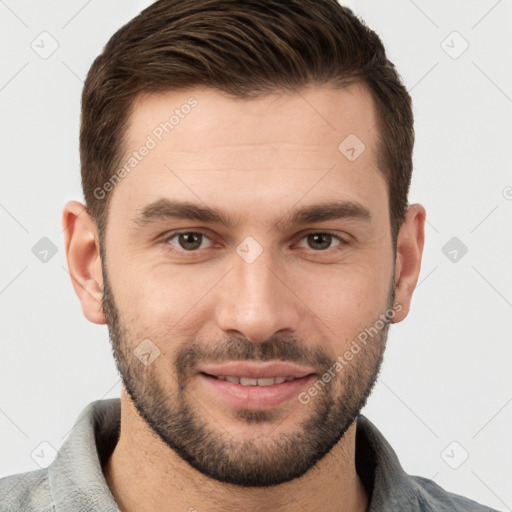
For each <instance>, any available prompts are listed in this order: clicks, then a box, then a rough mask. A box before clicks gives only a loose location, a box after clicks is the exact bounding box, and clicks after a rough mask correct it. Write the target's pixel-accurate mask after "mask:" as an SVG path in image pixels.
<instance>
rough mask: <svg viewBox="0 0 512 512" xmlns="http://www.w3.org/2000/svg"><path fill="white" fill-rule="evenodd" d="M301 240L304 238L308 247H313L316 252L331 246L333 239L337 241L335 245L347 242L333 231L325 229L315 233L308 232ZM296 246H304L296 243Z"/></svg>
mask: <svg viewBox="0 0 512 512" xmlns="http://www.w3.org/2000/svg"><path fill="white" fill-rule="evenodd" d="M302 240H305V241H306V243H307V244H308V246H309V248H312V249H315V250H316V251H317V252H322V251H325V250H326V249H330V248H331V247H332V246H331V244H332V242H333V241H337V242H338V243H337V244H335V246H338V245H344V244H346V243H347V242H345V240H343V239H342V238H341V237H339V236H338V235H335V234H334V233H329V232H327V231H320V232H315V233H309V234H307V235H306V236H304V237H303V238H302V239H301V241H302ZM298 247H304V245H302V246H301V245H300V244H299V245H298Z"/></svg>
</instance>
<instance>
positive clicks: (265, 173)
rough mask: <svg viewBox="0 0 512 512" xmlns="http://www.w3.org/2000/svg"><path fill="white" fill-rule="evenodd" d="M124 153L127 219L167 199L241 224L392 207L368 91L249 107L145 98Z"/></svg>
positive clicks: (192, 96)
mask: <svg viewBox="0 0 512 512" xmlns="http://www.w3.org/2000/svg"><path fill="white" fill-rule="evenodd" d="M124 150H125V152H124V154H123V157H122V159H121V162H122V163H121V167H122V168H123V169H124V170H125V172H124V173H123V177H122V179H120V180H118V182H117V184H116V185H115V188H114V190H113V191H112V194H113V197H112V198H111V208H112V209H114V208H119V209H121V210H124V211H125V213H127V212H134V211H137V210H138V211H140V210H141V209H142V208H144V206H145V205H147V204H150V203H152V202H154V201H155V200H157V199H159V198H162V197H167V198H170V199H173V198H174V199H177V198H179V199H185V200H188V201H192V202H196V203H198V204H201V203H202V204H204V203H205V202H206V203H208V204H209V206H211V207H215V208H216V209H219V210H220V209H222V207H228V206H229V207H231V208H236V209H237V211H238V214H239V216H240V217H243V214H244V209H247V213H249V212H253V214H254V213H256V211H258V212H261V209H262V208H261V207H262V206H264V207H265V210H266V211H267V210H269V209H271V208H279V207H281V208H288V207H289V206H291V205H292V204H294V203H297V202H299V201H302V202H304V201H306V202H307V201H311V202H315V203H318V200H320V199H326V200H338V199H346V200H351V201H358V202H360V203H362V204H365V203H366V204H367V205H369V206H372V203H373V204H374V205H377V206H378V205H379V204H381V205H384V206H386V204H387V203H386V201H385V197H384V198H382V197H378V196H379V195H380V196H382V194H383V193H384V196H385V195H386V189H387V187H386V184H385V181H384V179H383V176H382V174H381V172H380V171H379V170H378V168H377V130H376V113H375V108H374V103H373V100H372V97H371V95H370V93H369V92H368V91H367V89H366V88H365V87H364V86H363V85H361V84H352V85H350V86H347V87H345V88H342V89H335V88H333V87H331V86H310V87H307V88H304V89H302V90H300V91H297V92H294V93H286V92H276V93H273V94H270V95H267V96H264V97H261V98H257V99H250V100H246V99H240V98H232V97H229V96H227V95H226V94H224V93H221V92H219V91H216V90H214V89H209V88H194V89H188V90H181V91H171V92H166V93H159V94H150V95H145V96H141V97H139V98H138V99H137V100H136V101H135V102H134V104H133V107H132V111H131V113H130V117H129V122H128V127H127V131H126V134H125V138H124ZM377 199H378V200H377ZM383 199H384V201H383ZM379 201H380V203H379ZM255 208H257V210H255Z"/></svg>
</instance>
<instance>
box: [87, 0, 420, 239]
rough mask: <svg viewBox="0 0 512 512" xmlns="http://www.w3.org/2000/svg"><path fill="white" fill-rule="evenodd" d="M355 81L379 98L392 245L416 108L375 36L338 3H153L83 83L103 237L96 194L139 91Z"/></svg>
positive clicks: (104, 205)
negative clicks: (413, 109)
mask: <svg viewBox="0 0 512 512" xmlns="http://www.w3.org/2000/svg"><path fill="white" fill-rule="evenodd" d="M354 81H358V82H361V83H363V84H365V85H366V87H367V88H368V89H369V91H370V92H371V94H372V97H373V99H374V102H375V105H376V110H377V127H376V128H377V134H378V139H379V156H378V159H379V162H378V166H379V170H380V171H381V172H382V173H383V175H384V177H385V179H386V182H387V185H388V195H389V211H390V219H391V234H392V239H393V243H394V244H396V239H397V235H398V232H399V230H400V227H401V225H402V223H403V221H404V218H405V212H406V209H407V195H408V191H409V186H410V181H411V173H412V150H413V144H414V128H413V114H412V106H411V99H410V96H409V94H408V92H407V90H406V88H405V87H404V85H403V83H402V81H401V79H400V76H399V75H398V73H397V72H396V71H395V68H394V66H393V64H392V63H391V62H390V61H388V59H387V57H386V53H385V50H384V46H383V44H382V42H381V40H380V39H379V37H378V36H377V34H375V32H373V31H372V30H370V29H369V28H368V27H367V26H366V25H365V24H364V22H362V21H361V20H360V19H358V18H357V17H356V16H355V15H354V14H353V13H352V11H351V10H350V9H348V8H346V7H343V6H341V5H340V4H338V2H337V1H336V0H244V1H240V0H159V1H157V2H155V3H154V4H152V5H151V6H149V7H148V8H146V9H145V10H144V11H142V12H141V13H140V14H139V15H138V16H137V17H135V18H134V19H133V20H131V21H130V22H129V23H127V24H126V25H124V26H123V27H122V28H121V29H119V30H118V31H117V32H116V33H115V34H114V35H113V36H112V38H111V39H110V40H109V42H108V43H107V45H106V46H105V48H104V50H103V52H102V53H101V54H100V55H99V56H98V57H97V58H96V60H95V61H94V63H93V64H92V66H91V69H90V70H89V73H88V75H87V79H86V82H85V86H84V89H83V94H82V116H81V128H80V159H81V174H82V187H83V191H84V196H85V202H86V206H87V209H88V211H89V213H90V214H91V216H92V218H93V219H94V221H95V223H96V225H97V227H98V230H99V234H100V239H101V236H102V233H103V232H104V230H105V228H106V221H107V213H108V205H109V198H110V194H108V195H107V196H106V197H105V198H104V199H98V198H97V195H96V194H95V193H94V191H95V190H97V189H98V187H102V185H103V184H104V183H106V182H107V181H108V180H109V178H110V177H111V176H112V174H113V172H114V171H115V169H116V168H117V167H118V166H119V165H120V163H121V157H122V152H123V136H124V134H125V133H126V127H127V121H128V118H129V114H130V109H131V107H132V105H133V102H134V100H135V98H136V97H137V96H138V95H140V94H141V93H152V92H162V91H172V90H179V89H186V88H189V87H194V86H206V87H212V88H216V89H218V90H219V91H222V92H224V93H227V94H229V95H232V96H233V97H238V98H243V99H251V98H255V97H259V96H264V95H267V94H270V93H272V92H276V91H279V90H287V91H293V90H297V89H298V88H300V87H303V86H306V85H310V84H318V85H320V84H325V83H330V84H333V85H334V86H339V87H342V86H343V85H345V84H347V83H350V82H354ZM340 142H341V141H340Z"/></svg>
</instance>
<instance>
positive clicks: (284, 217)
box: [102, 85, 394, 486]
mask: <svg viewBox="0 0 512 512" xmlns="http://www.w3.org/2000/svg"><path fill="white" fill-rule="evenodd" d="M191 97H193V98H194V99H195V100H196V101H197V103H196V104H195V106H193V108H183V109H181V107H182V106H183V105H185V104H187V100H188V99H189V98H191ZM189 104H191V103H190V102H189ZM175 109H181V110H180V111H179V113H178V114H180V115H178V117H179V121H177V122H176V119H174V123H175V124H174V127H173V128H172V129H170V128H169V126H167V129H168V131H169V133H166V131H165V130H164V129H163V128H162V126H161V125H160V123H162V122H163V123H165V121H167V120H169V118H170V116H171V115H172V114H173V112H174V111H175ZM185 112H186V113H185ZM375 124H376V117H375V112H374V107H373V103H372V100H371V97H370V95H369V93H368V92H367V91H366V90H365V89H364V88H363V87H362V86H359V85H352V86H350V87H348V88H345V89H333V88H330V87H327V86H322V87H311V88H308V89H304V90H302V91H301V93H300V94H288V95H287V94H275V95H271V96H267V97H264V98H261V99H257V100H250V101H247V100H240V99H230V98H227V97H226V96H224V95H221V94H220V93H218V92H216V91H213V90H211V89H203V90H200V89H194V90H188V91H180V92H170V93H166V94H160V95H149V96H146V97H144V98H142V99H140V100H139V101H137V102H136V104H135V106H134V110H133V112H132V115H131V117H130V122H129V127H128V131H127V137H126V148H127V152H126V154H125V159H124V161H123V163H124V162H127V161H128V160H129V158H130V156H132V154H133V151H139V148H140V147H141V146H143V145H146V147H149V146H152V147H150V149H149V150H148V151H142V152H143V153H147V154H146V156H143V157H142V156H141V154H140V153H141V152H139V154H138V156H136V158H137V163H136V165H133V166H132V168H131V170H130V172H129V173H128V174H127V175H126V176H125V177H124V178H123V179H122V180H121V181H120V182H119V183H118V184H117V185H116V186H115V189H114V190H113V192H112V197H111V203H110V211H109V217H108V227H107V231H106V234H105V240H104V246H103V247H102V269H103V277H104V294H103V306H104V311H105V316H106V319H107V323H108V326H109V330H110V335H111V338H112V342H113V347H114V353H115V357H116V361H117V364H118V368H119V371H120V373H121V375H122V377H123V382H124V386H125V387H126V389H127V391H128V393H129V395H130V397H131V399H132V401H133V403H134V405H135V407H136V408H137V410H138V412H139V414H140V415H141V416H142V418H143V419H144V420H145V421H146V422H147V424H148V425H149V426H150V427H151V428H152V429H153V430H154V431H155V432H156V433H157V434H158V435H159V436H160V438H161V439H162V440H163V441H164V442H165V443H166V444H167V445H168V446H169V447H171V448H172V449H174V450H175V451H176V452H177V453H178V454H179V455H180V456H181V457H182V458H183V459H184V460H186V461H188V462H189V463H190V464H191V465H192V466H194V467H195V468H196V469H198V470H199V471H201V472H203V473H204V474H206V475H208V476H210V477H212V478H214V479H217V480H220V481H224V482H229V483H233V484H238V485H247V486H262V485H274V484H279V483H282V482H286V481H289V480H291V479H293V478H296V477H299V476H301V475H303V474H304V473H305V472H306V471H308V470H309V469H310V468H312V467H313V466H314V464H315V463H316V462H317V461H318V460H320V459H321V458H322V457H323V456H324V455H326V454H327V453H328V452H329V450H330V449H331V448H332V447H333V446H334V445H335V444H336V443H337V442H338V441H339V439H340V438H341V436H342V435H343V434H344V433H345V431H346V430H347V429H348V428H349V427H350V425H351V424H352V423H353V420H354V419H355V417H356V416H357V414H358V413H359V411H360V409H361V408H362V407H363V405H364V403H365V401H366V399H367V397H368V395H369V394H370V392H371V389H372V387H373V385H374V383H375V380H376V377H377V373H378V371H379V368H380V364H381V362H382V354H383V351H384V347H385V341H386V336H387V328H388V324H387V323H385V324H384V326H382V325H383V324H382V321H381V322H380V323H378V322H377V321H378V319H379V315H381V314H383V313H385V312H386V311H388V312H389V311H390V309H391V308H392V304H393V297H394V275H393V269H394V252H393V248H392V243H391V235H390V219H389V212H388V197H387V187H386V183H385V180H384V178H383V176H382V175H381V174H380V173H379V172H378V170H377V148H376V141H377V133H376V129H375V128H374V127H375ZM158 127H160V129H158ZM350 134H353V135H350ZM354 135H355V136H356V137H357V138H358V139H359V140H360V142H362V143H363V144H364V150H363V151H362V149H363V146H362V145H361V144H360V142H358V141H357V139H355V138H354ZM148 136H149V139H148ZM349 136H350V138H349V139H347V142H345V143H344V144H342V145H341V149H340V148H339V146H340V143H342V142H343V141H344V140H345V139H346V138H347V137H349ZM160 139H161V140H160ZM150 140H151V141H153V142H150ZM153 143H154V144H153ZM352 148H353V150H352ZM361 151H362V152H361ZM354 156H356V158H355V159H354ZM133 162H134V161H132V164H133ZM157 201H159V204H158V207H155V203H156V202H157ZM165 201H172V202H187V203H192V204H193V205H196V206H197V208H202V209H211V210H215V211H217V212H219V213H220V214H221V216H222V220H220V219H216V218H213V217H210V218H202V219H201V220H199V219H198V220H195V219H193V218H178V217H174V216H172V215H170V213H172V211H171V208H170V207H169V205H168V204H167V205H166V204H165ZM334 202H336V203H338V205H339V204H345V206H344V208H342V209H341V210H340V209H338V210H337V214H336V215H334V216H333V215H331V216H324V217H323V218H319V217H316V218H312V217H311V216H310V217H309V218H306V216H304V215H303V216H302V217H299V218H295V219H293V217H294V214H295V213H297V212H299V211H302V210H304V211H305V210H307V209H308V208H309V209H310V208H311V207H313V206H315V207H316V206H321V205H326V204H328V203H334ZM151 205H153V207H151ZM174 211H175V210H174ZM330 211H331V213H332V212H333V211H334V210H333V209H331V210H330ZM227 219H229V221H230V223H225V222H224V221H226V220H227ZM325 233H328V234H325ZM338 237H339V238H338ZM107 272H108V275H107ZM380 318H382V317H380ZM376 325H377V326H379V328H376V327H375V326H376ZM372 328H373V330H372ZM376 331H377V332H376ZM365 332H366V333H367V334H366V339H365V342H362V340H363V339H364V338H365V337H364V335H362V336H361V333H365ZM369 332H371V336H368V333H369ZM354 340H355V341H356V345H354ZM141 344H142V345H141ZM355 346H358V347H359V350H358V351H357V352H356V349H355V348H354V347H355ZM351 349H352V357H348V356H346V353H347V351H350V350H351ZM336 361H338V362H339V365H337V366H335V362H336ZM341 361H344V362H341ZM269 362H273V363H278V362H281V363H286V364H287V365H288V366H281V367H278V366H274V367H273V368H272V367H271V366H270V364H269ZM240 363H244V364H246V366H245V367H244V366H243V365H240ZM237 364H239V367H238V368H237V367H236V365H237ZM221 365H223V366H222V367H221ZM292 365H293V366H292ZM264 371H267V373H264ZM258 372H259V373H258ZM326 374H327V375H330V376H331V377H330V378H325V375H326ZM215 375H227V376H228V377H237V376H238V377H247V378H249V379H253V378H257V377H260V378H263V377H265V379H269V378H270V379H271V378H273V377H290V376H292V375H294V376H295V379H294V380H289V381H285V382H283V383H279V382H280V380H279V379H278V382H277V383H276V382H275V381H269V380H261V381H260V382H259V384H261V385H258V386H252V385H250V386H249V385H245V384H254V380H247V381H246V380H245V378H244V380H243V381H242V382H241V383H236V382H229V381H230V380H234V379H228V380H222V379H218V378H216V377H215ZM301 375H304V376H303V377H301ZM299 377H300V378H299ZM322 377H324V379H323V381H322ZM281 380H282V379H281ZM320 381H322V382H320ZM326 381H327V382H326ZM272 382H274V383H273V384H272ZM267 384H270V385H268V386H267ZM313 388H314V389H316V392H315V391H311V389H313Z"/></svg>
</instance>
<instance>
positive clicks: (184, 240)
mask: <svg viewBox="0 0 512 512" xmlns="http://www.w3.org/2000/svg"><path fill="white" fill-rule="evenodd" d="M173 239H177V243H173V242H171V240H173ZM205 240H209V239H208V237H207V236H206V235H205V234H203V233H198V232H195V231H186V232H182V233H175V234H174V235H171V236H170V237H168V238H167V239H166V242H169V243H170V244H171V245H173V246H175V247H178V249H182V250H184V251H189V252H190V251H197V250H198V249H204V248H205V247H204V242H205Z"/></svg>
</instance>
